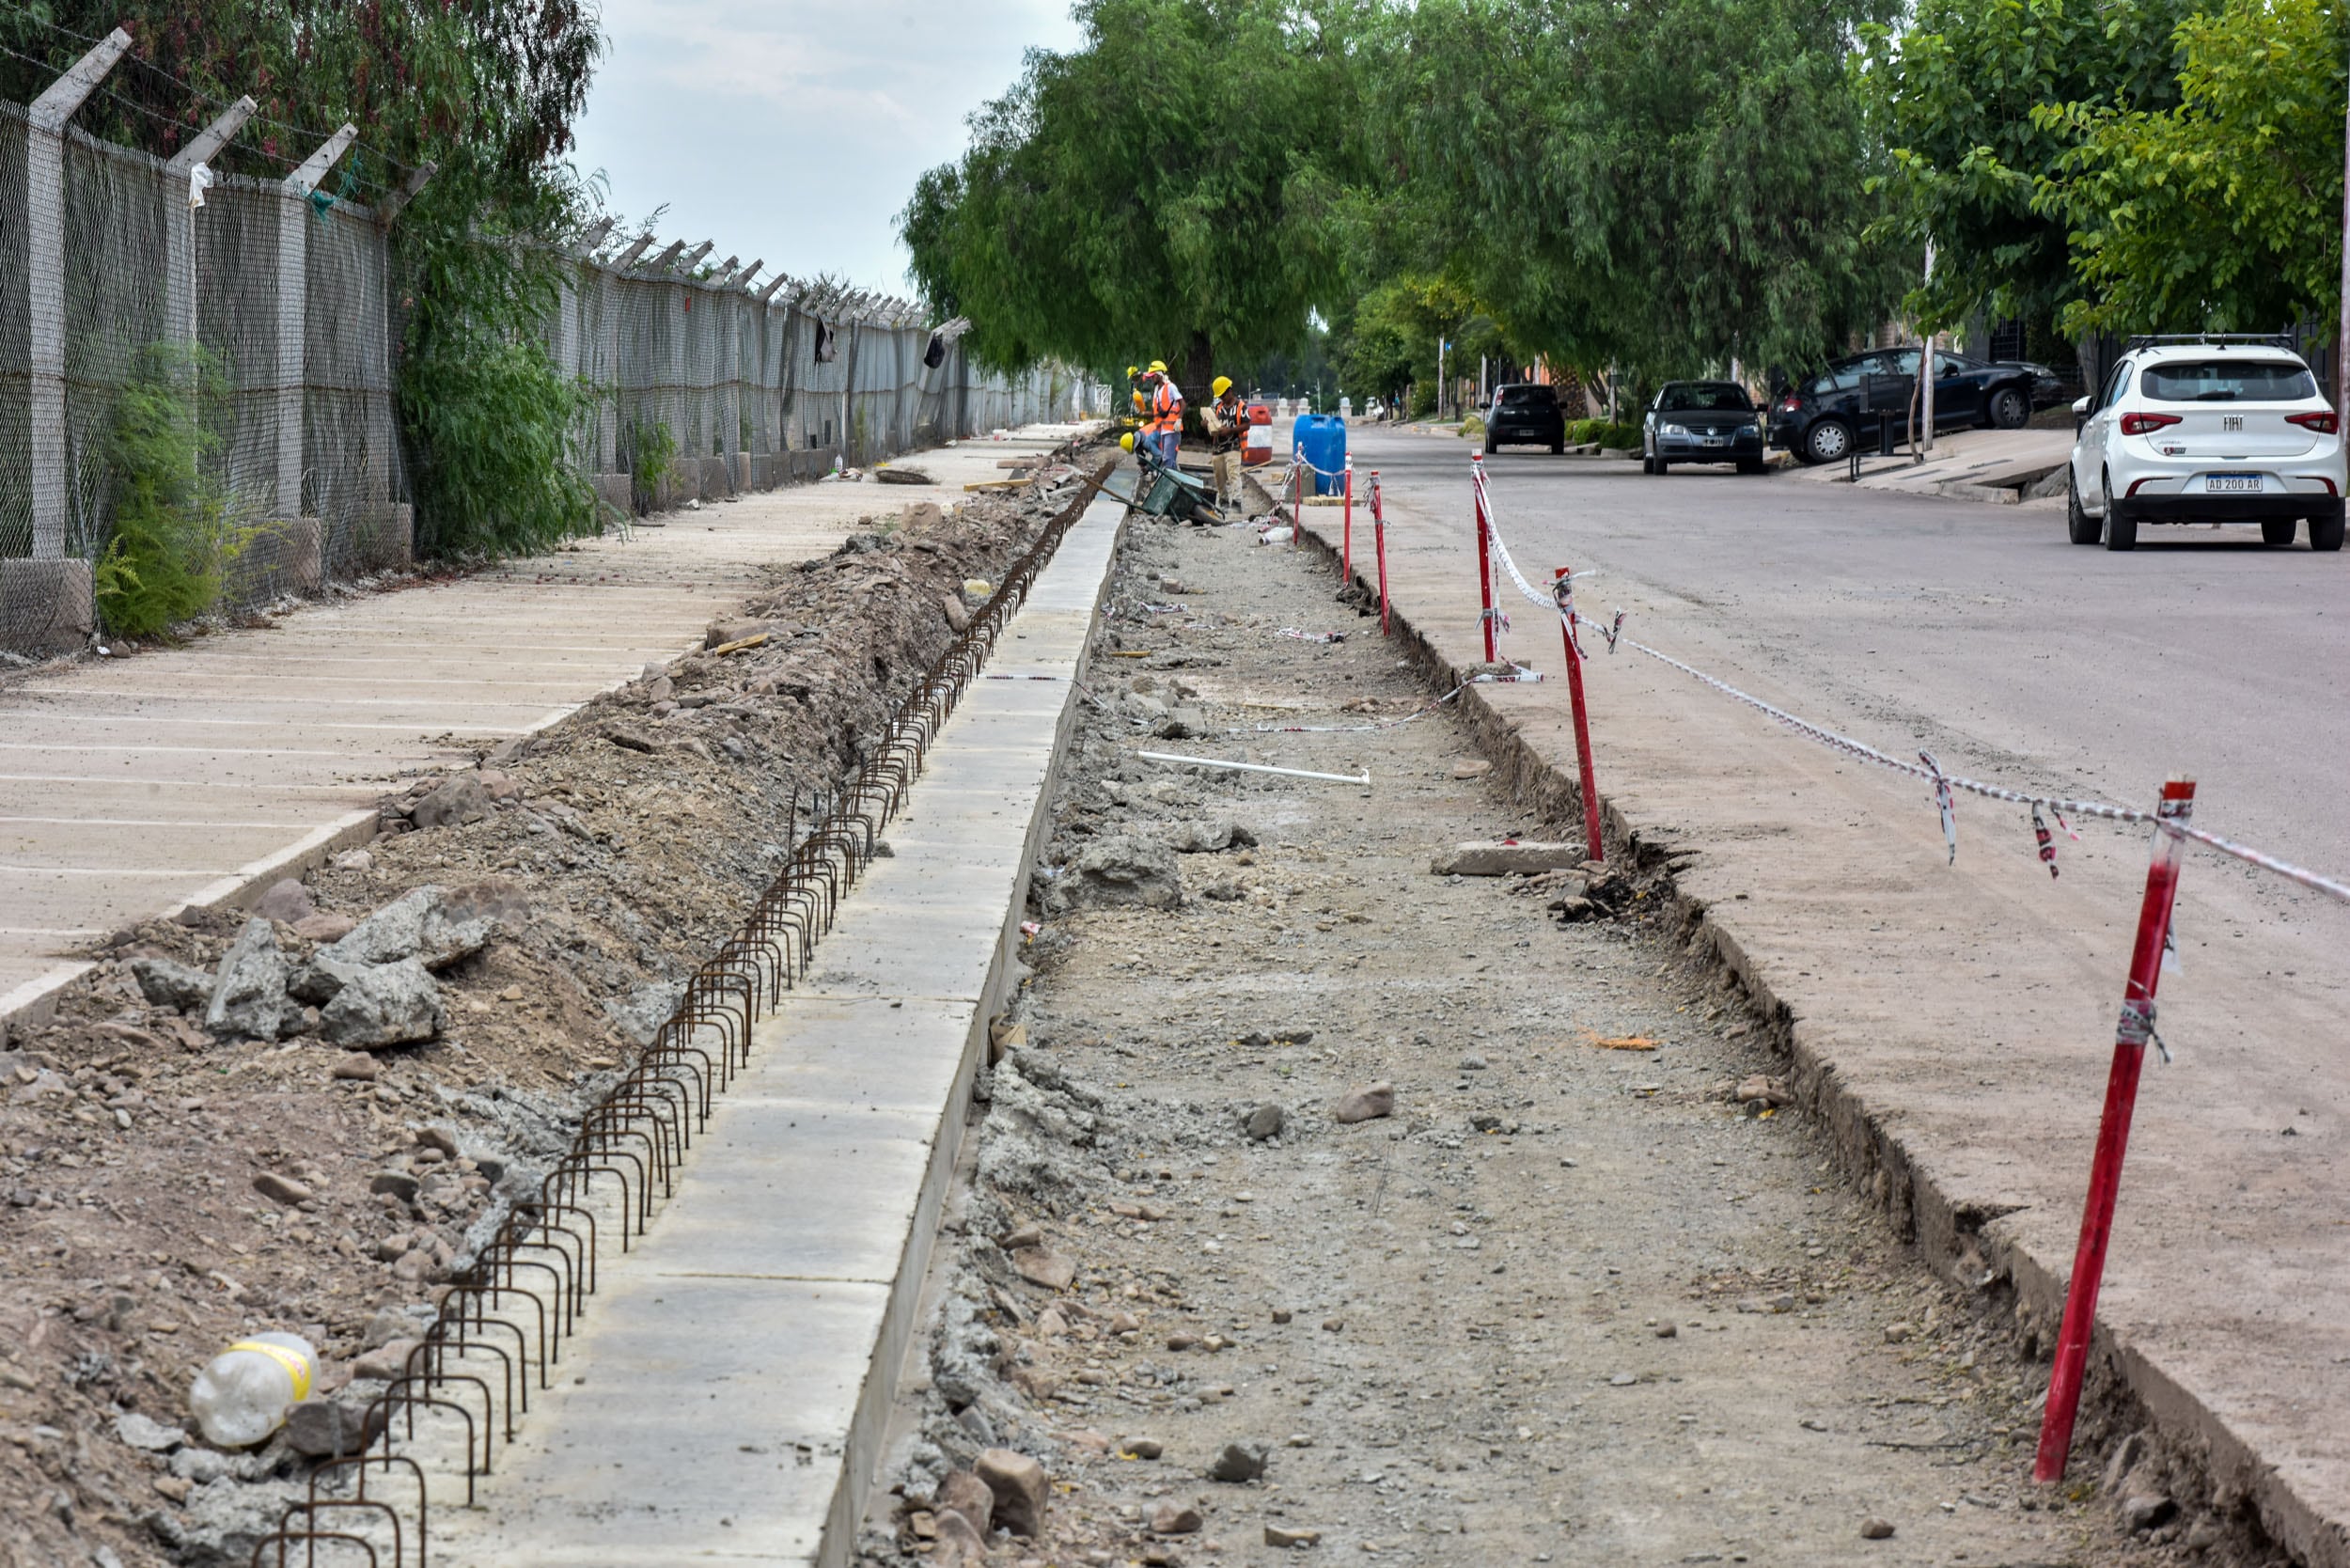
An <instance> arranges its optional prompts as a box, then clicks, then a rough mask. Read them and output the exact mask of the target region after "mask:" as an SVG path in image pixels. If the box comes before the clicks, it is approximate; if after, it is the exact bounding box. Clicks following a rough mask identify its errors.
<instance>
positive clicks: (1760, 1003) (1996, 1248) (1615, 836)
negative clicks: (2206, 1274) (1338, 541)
mask: <svg viewBox="0 0 2350 1568" xmlns="http://www.w3.org/2000/svg"><path fill="white" fill-rule="evenodd" d="M1303 533H1304V536H1305V538H1306V539H1307V540H1308V541H1311V542H1312V545H1313V547H1314V548H1315V550H1317V551H1318V552H1319V553H1320V554H1321V556H1322V557H1323V558H1324V560H1325V561H1326V562H1328V564H1329V565H1330V568H1331V571H1332V574H1333V575H1334V576H1335V575H1337V572H1338V567H1339V552H1338V549H1337V547H1336V545H1335V544H1334V543H1333V542H1332V541H1330V540H1329V539H1327V538H1325V537H1324V535H1323V534H1322V533H1321V531H1320V530H1319V529H1318V528H1317V527H1315V526H1314V525H1313V520H1311V519H1308V525H1307V526H1306V527H1305V528H1304V530H1303ZM1347 586H1348V587H1351V588H1360V589H1361V590H1363V591H1365V592H1367V593H1369V594H1370V595H1371V603H1372V604H1373V605H1374V607H1375V605H1376V604H1377V595H1378V587H1377V584H1376V582H1375V581H1369V580H1366V579H1365V578H1364V577H1363V576H1362V574H1361V573H1360V572H1357V573H1356V574H1355V577H1354V578H1353V579H1352V581H1351V582H1350V583H1349V584H1348V585H1347ZM1390 619H1391V622H1392V624H1393V626H1394V629H1395V637H1396V640H1397V641H1398V642H1399V643H1400V644H1401V651H1402V653H1403V654H1404V655H1405V656H1406V657H1408V658H1409V659H1410V660H1411V662H1412V663H1413V665H1414V666H1416V667H1418V669H1419V670H1420V672H1421V673H1422V675H1423V676H1424V677H1425V678H1426V679H1427V680H1428V681H1429V682H1430V684H1431V686H1432V688H1433V689H1434V690H1436V691H1440V692H1441V691H1449V690H1451V689H1452V688H1453V687H1455V686H1456V685H1459V684H1460V683H1461V682H1463V681H1465V679H1466V678H1467V676H1468V675H1469V674H1470V673H1471V670H1472V669H1473V668H1474V667H1475V666H1456V665H1454V664H1453V663H1452V662H1451V661H1450V660H1449V659H1448V658H1447V657H1446V656H1445V655H1444V654H1443V653H1442V652H1441V651H1439V650H1438V649H1437V648H1436V646H1435V643H1434V640H1433V639H1432V637H1431V636H1430V635H1428V634H1427V633H1425V632H1423V631H1422V630H1420V629H1419V627H1418V626H1417V625H1416V624H1414V622H1413V621H1412V619H1410V617H1409V616H1407V615H1406V614H1405V613H1404V612H1403V610H1402V608H1401V607H1400V606H1397V605H1395V604H1393V602H1392V599H1390ZM1460 705H1461V711H1462V713H1463V715H1464V717H1465V720H1466V721H1467V724H1468V727H1469V730H1470V734H1471V737H1472V739H1473V741H1474V742H1475V744H1476V745H1477V747H1478V748H1479V749H1480V750H1481V751H1482V752H1483V753H1485V755H1486V756H1487V757H1488V758H1490V759H1491V760H1492V761H1493V764H1494V772H1493V775H1492V778H1493V780H1494V781H1495V782H1496V784H1498V785H1499V786H1500V787H1502V788H1503V789H1505V790H1507V791H1508V792H1510V794H1511V795H1512V797H1513V798H1514V799H1516V800H1518V801H1520V802H1522V803H1524V804H1526V805H1528V806H1530V807H1532V808H1535V809H1537V810H1540V811H1543V812H1544V813H1546V814H1549V815H1553V816H1556V817H1559V818H1561V819H1564V820H1570V821H1572V820H1579V819H1580V817H1581V815H1582V811H1583V801H1582V792H1581V790H1580V789H1579V788H1578V786H1577V784H1576V777H1575V775H1576V769H1575V760H1574V758H1573V757H1571V756H1570V757H1568V758H1566V759H1564V760H1559V761H1554V760H1550V759H1548V758H1546V757H1544V756H1543V754H1542V753H1541V752H1540V751H1539V750H1538V749H1537V748H1536V747H1535V745H1533V743H1531V742H1529V741H1528V739H1527V738H1526V737H1525V735H1524V734H1523V733H1522V732H1521V730H1520V728H1519V726H1518V725H1517V724H1516V723H1515V722H1513V721H1512V720H1511V719H1509V718H1507V717H1505V716H1504V715H1503V714H1501V713H1498V712H1497V711H1496V709H1495V708H1494V707H1493V705H1492V704H1491V703H1489V702H1488V701H1487V700H1486V699H1485V695H1484V692H1483V691H1482V690H1481V688H1479V687H1477V686H1474V685H1469V686H1465V687H1464V688H1463V689H1462V691H1461V697H1460ZM1600 817H1601V822H1602V825H1603V828H1604V831H1605V835H1606V839H1607V840H1608V842H1609V843H1610V844H1612V845H1621V846H1622V851H1623V853H1624V854H1625V855H1626V856H1627V858H1629V859H1630V860H1631V861H1632V863H1633V864H1634V865H1635V866H1638V867H1642V868H1648V867H1656V866H1662V867H1663V869H1664V870H1665V872H1666V877H1667V881H1668V883H1669V886H1670V887H1671V889H1672V899H1673V905H1674V909H1675V912H1676V914H1677V915H1678V916H1679V918H1680V928H1681V932H1682V933H1683V934H1682V942H1683V945H1684V950H1685V951H1686V952H1687V953H1688V954H1689V955H1690V956H1691V957H1692V958H1696V959H1699V960H1701V961H1703V960H1709V959H1710V960H1712V961H1715V962H1718V963H1719V964H1720V965H1721V966H1722V967H1723V968H1724V969H1726V970H1727V971H1728V972H1729V973H1730V974H1731V976H1732V977H1733V978H1734V979H1735V980H1737V981H1738V983H1739V984H1740V986H1741V987H1743V988H1744V989H1745V991H1746V993H1747V996H1748V997H1749V999H1750V1000H1751V1002H1752V1004H1753V1007H1754V1010H1755V1011H1756V1014H1757V1016H1758V1018H1759V1019H1760V1021H1761V1022H1762V1024H1763V1039H1764V1040H1765V1041H1766V1042H1767V1043H1768V1044H1769V1046H1770V1048H1771V1049H1772V1050H1773V1051H1775V1052H1776V1053H1777V1054H1778V1055H1779V1056H1781V1057H1784V1058H1786V1059H1787V1061H1788V1063H1789V1066H1790V1072H1789V1074H1788V1077H1789V1087H1790V1088H1791V1089H1792V1090H1794V1094H1795V1097H1796V1100H1797V1101H1798V1103H1799V1104H1801V1105H1804V1106H1805V1107H1806V1108H1807V1109H1809V1110H1810V1111H1811V1112H1812V1113H1813V1114H1814V1115H1816V1116H1817V1117H1818V1118H1819V1120H1820V1122H1821V1124H1822V1126H1823V1127H1824V1128H1825V1130H1826V1132H1827V1135H1828V1137H1829V1140H1830V1142H1831V1145H1832V1146H1833V1151H1834V1156H1835V1158H1836V1160H1837V1161H1838V1164H1839V1166H1840V1168H1841V1172H1842V1174H1843V1175H1844V1177H1845V1179H1846V1180H1848V1181H1849V1182H1850V1183H1851V1184H1853V1186H1854V1187H1855V1188H1856V1190H1857V1191H1858V1192H1859V1193H1861V1194H1863V1195H1865V1196H1866V1197H1867V1198H1869V1199H1870V1200H1872V1201H1873V1202H1874V1203H1875V1204H1876V1205H1877V1206H1878V1207H1880V1208H1881V1209H1883V1210H1884V1211H1885V1212H1886V1214H1887V1215H1888V1218H1889V1219H1890V1220H1891V1221H1892V1223H1893V1226H1894V1230H1895V1231H1896V1233H1897V1234H1898V1235H1899V1236H1900V1237H1901V1238H1902V1239H1903V1240H1904V1241H1906V1242H1908V1243H1910V1244H1912V1245H1913V1246H1915V1247H1917V1249H1918V1252H1919V1256H1920V1258H1921V1259H1922V1260H1923V1261H1924V1262H1926V1263H1927V1265H1928V1266H1929V1267H1931V1268H1933V1269H1934V1270H1935V1272H1936V1273H1937V1274H1939V1275H1941V1276H1942V1277H1943V1278H1946V1279H1948V1280H1950V1281H1951V1282H1952V1283H1953V1284H1956V1285H1958V1286H1960V1287H1961V1288H1963V1289H1965V1290H1966V1291H1967V1292H1969V1293H1970V1294H1973V1293H1978V1292H1981V1291H1982V1290H1983V1289H1985V1288H1987V1287H1989V1286H1992V1285H1996V1284H1997V1283H1998V1282H1999V1281H2000V1280H2002V1279H2004V1281H2005V1282H2006V1283H2007V1285H2008V1286H2009V1288H2010V1289H2011V1291H2012V1292H2013V1298H2014V1300H2013V1319H2014V1331H2015V1332H2017V1333H2018V1334H2019V1335H2021V1336H2023V1337H2024V1338H2026V1339H2027V1340H2028V1341H2029V1349H2030V1351H2031V1353H2032V1356H2031V1358H2032V1359H2033V1361H2034V1362H2035V1363H2041V1362H2043V1361H2045V1351H2046V1350H2047V1349H2048V1348H2050V1347H2053V1346H2054V1344H2055V1342H2056V1337H2057V1325H2058V1324H2059V1323H2060V1321H2061V1320H2062V1317H2063V1312H2064V1300H2065V1290H2066V1283H2067V1280H2068V1279H2069V1278H2070V1269H2069V1267H2068V1266H2064V1265H2068V1264H2069V1262H2070V1260H2069V1259H2061V1260H2058V1262H2057V1264H2056V1265H2054V1266H2052V1265H2051V1263H2050V1262H2048V1261H2046V1260H2044V1259H2042V1258H2040V1257H2038V1256H2036V1255H2035V1254H2034V1253H2033V1252H2032V1251H2031V1250H2030V1249H2029V1247H2026V1246H2025V1245H2023V1244H2022V1243H2021V1242H2020V1241H2019V1240H2017V1239H2016V1238H2015V1237H2014V1236H2013V1234H2012V1233H2011V1232H2010V1231H2008V1229H2007V1228H2006V1227H2004V1226H2002V1225H2001V1224H2000V1223H1999V1221H2000V1214H1999V1213H1990V1212H1985V1211H1984V1210H1982V1208H1980V1207H1976V1206H1973V1205H1968V1204H1965V1203H1962V1202H1958V1201H1955V1200H1953V1199H1952V1198H1951V1195H1950V1194H1949V1193H1948V1192H1947V1191H1946V1190H1945V1189H1944V1188H1943V1186H1942V1185H1941V1184H1940V1183H1939V1182H1938V1181H1937V1179H1936V1177H1935V1171H1934V1169H1933V1168H1932V1165H1931V1162H1930V1161H1928V1160H1926V1159H1923V1158H1921V1157H1919V1154H1918V1153H1917V1152H1915V1151H1913V1150H1911V1149H1910V1148H1909V1147H1908V1146H1907V1145H1906V1144H1905V1143H1904V1140H1903V1138H1902V1137H1901V1135H1900V1134H1899V1132H1898V1131H1897V1130H1896V1129H1895V1126H1894V1123H1895V1122H1897V1121H1898V1120H1899V1119H1900V1116H1901V1112H1900V1110H1899V1109H1898V1108H1897V1107H1888V1106H1882V1105H1871V1104H1869V1103H1868V1102H1866V1101H1865V1100H1863V1098H1862V1097H1861V1095H1860V1093H1859V1092H1858V1091H1856V1090H1853V1089H1851V1088H1850V1087H1848V1086H1847V1085H1846V1084H1845V1083H1844V1081H1843V1079H1842V1076H1841V1074H1840V1072H1839V1069H1838V1067H1837V1063H1836V1061H1835V1059H1834V1051H1835V1045H1836V1043H1835V1042H1834V1041H1832V1040H1822V1039H1819V1038H1818V1037H1817V1031H1816V1030H1814V1029H1811V1028H1810V1027H1807V1026H1806V1024H1805V1021H1804V1019H1803V1016H1802V1014H1801V1012H1800V1011H1799V1010H1798V1009H1797V1008H1796V1007H1795V1006H1794V1004H1793V1003H1792V1002H1791V1000H1790V999H1789V998H1788V997H1787V996H1785V995H1784V994H1782V992H1781V991H1780V989H1779V988H1778V987H1777V986H1775V985H1774V984H1773V983H1772V981H1771V980H1770V979H1769V977H1768V976H1766V975H1765V974H1764V973H1763V968H1762V966H1761V965H1760V964H1757V963H1756V962H1755V961H1754V960H1753V959H1752V958H1751V957H1750V956H1749V954H1748V952H1747V947H1746V945H1745V944H1744V943H1743V942H1742V941H1741V940H1740V938H1739V936H1738V933H1737V932H1736V931H1735V930H1734V929H1733V928H1732V927H1731V925H1730V924H1729V923H1728V922H1726V921H1725V920H1724V919H1722V918H1721V917H1719V916H1718V915H1717V914H1716V912H1715V910H1714V909H1713V907H1711V906H1709V905H1708V904H1706V903H1705V902H1702V901H1700V900H1699V899H1698V898H1696V897H1694V896H1693V895H1691V894H1689V893H1687V892H1685V891H1684V889H1683V888H1682V886H1680V879H1679V877H1678V875H1677V874H1676V872H1677V868H1676V867H1674V866H1673V864H1672V861H1673V859H1674V858H1675V857H1676V856H1677V855H1680V854H1683V853H1686V852H1685V850H1681V849H1676V848H1674V847H1671V846H1670V845H1669V843H1667V842H1665V841H1661V840H1659V839H1655V838H1653V837H1651V838H1647V839H1644V838H1643V836H1642V832H1641V828H1640V826H1639V824H1637V823H1634V822H1632V821H1631V820H1630V819H1629V818H1627V817H1626V816H1625V815H1624V814H1623V813H1622V811H1620V810H1618V809H1617V808H1616V807H1615V806H1614V805H1613V804H1612V803H1610V802H1609V801H1608V800H1607V799H1606V795H1605V793H1603V794H1602V796H1601V800H1600ZM2002 1212H2004V1211H2002ZM2116 1405H2120V1406H2122V1408H2120V1409H2118V1410H2116V1409H2113V1408H2112V1407H2114V1406H2116ZM2100 1406H2105V1407H2107V1411H2108V1412H2109V1413H2111V1414H2113V1415H2115V1416H2117V1417H2120V1418H2123V1426H2124V1428H2125V1429H2128V1428H2134V1427H2137V1426H2140V1425H2151V1426H2152V1428H2153V1431H2154V1435H2155V1436H2156V1437H2157V1438H2158V1439H2159V1440H2160V1441H2161V1444H2162V1446H2163V1447H2165V1448H2167V1449H2169V1450H2171V1451H2172V1452H2173V1453H2174V1454H2175V1455H2177V1456H2179V1457H2180V1458H2182V1459H2183V1460H2185V1462H2186V1464H2188V1465H2189V1466H2191V1467H2192V1468H2193V1469H2195V1470H2196V1471H2199V1472H2200V1473H2201V1480H2202V1482H2203V1483H2204V1485H2203V1492H2204V1497H2206V1498H2207V1499H2208V1500H2209V1502H2210V1504H2211V1506H2212V1507H2214V1508H2215V1509H2217V1510H2219V1511H2220V1512H2223V1513H2226V1512H2231V1511H2233V1509H2235V1508H2240V1507H2244V1506H2246V1505H2249V1507H2250V1508H2251V1510H2252V1511H2253V1512H2254V1513H2255V1514H2256V1516H2257V1518H2258V1520H2259V1523H2260V1528H2261V1529H2262V1530H2263V1531H2264V1532H2265V1533H2266V1535H2267V1536H2268V1538H2269V1539H2270V1540H2271V1541H2272V1542H2274V1543H2275V1544H2278V1545H2280V1546H2282V1547H2284V1548H2285V1550H2287V1551H2288V1552H2290V1553H2291V1554H2292V1555H2293V1556H2294V1558H2295V1560H2297V1561H2299V1562H2302V1563H2306V1564H2309V1565H2310V1568H2350V1526H2345V1525H2344V1524H2343V1523H2342V1522H2340V1521H2336V1520H2332V1519H2328V1518H2326V1516H2324V1514H2322V1513H2320V1512H2319V1511H2318V1510H2317V1509H2315V1508H2313V1507H2312V1506H2311V1504H2310V1503H2309V1501H2308V1500H2307V1499H2306V1498H2304V1497H2302V1496H2301V1495H2300V1494H2299V1492H2298V1491H2297V1490H2296V1489H2295V1486H2294V1484H2293V1482H2291V1481H2290V1480H2289V1479H2287V1478H2286V1477H2285V1476H2283V1475H2282V1474H2280V1473H2279V1466H2278V1464H2277V1463H2276V1462H2274V1461H2272V1460H2268V1459H2264V1458H2263V1457H2262V1456H2261V1455H2260V1454H2259V1453H2258V1452H2256V1451H2255V1450H2253V1449H2252V1448H2251V1446H2250V1445H2248V1443H2246V1442H2245V1441H2244V1440H2243V1439H2242V1438H2241V1437H2239V1436H2238V1435H2236V1434H2235V1432H2234V1431H2233V1429H2231V1428H2230V1426H2229V1424H2228V1423H2227V1421H2226V1420H2225V1419H2223V1418H2221V1417H2219V1416H2218V1415H2217V1414H2215V1413H2214V1412H2213V1411H2212V1410H2211V1409H2210V1408H2209V1407H2208V1406H2207V1405H2205V1404H2204V1403H2202V1401H2201V1400H2200V1399H2198V1398H2197V1397H2196V1396H2195V1395H2194V1394H2192V1393H2190V1392H2189V1391H2188V1390H2187V1389H2186V1388H2183V1387H2182V1386H2181V1385H2180V1384H2179V1383H2178V1381H2177V1380H2176V1379H2175V1378H2173V1377H2171V1376H2170V1374H2169V1373H2168V1372H2165V1371H2163V1369H2162V1368H2161V1367H2160V1366H2159V1365H2157V1364H2156V1361H2155V1359H2154V1356H2153V1354H2152V1353H2151V1352H2150V1351H2149V1350H2147V1349H2146V1348H2145V1347H2143V1346H2141V1345H2140V1344H2139V1343H2138V1342H2137V1341H2135V1340H2133V1339H2132V1338H2129V1337H2127V1336H2123V1337H2121V1338H2119V1339H2117V1336H2116V1335H2115V1333H2114V1331H2113V1330H2112V1328H2111V1327H2110V1325H2107V1322H2106V1321H2105V1320H2104V1318H2103V1317H2102V1316H2101V1317H2100V1318H2099V1320H2098V1321H2097V1323H2096V1325H2095V1329H2094V1336H2093V1338H2092V1341H2091V1346H2090V1357H2089V1366H2088V1378H2087V1381H2086V1392H2085V1394H2084V1397H2083V1400H2082V1408H2083V1411H2084V1414H2085V1416H2086V1415H2087V1414H2088V1413H2090V1412H2093V1411H2096V1410H2097V1409H2098V1407H2100ZM2131 1407H2135V1408H2134V1409H2133V1408H2131ZM2082 1431H2083V1434H2084V1436H2083V1438H2082V1439H2080V1440H2079V1442H2078V1444H2077V1445H2076V1447H2077V1448H2078V1449H2079V1450H2082V1451H2083V1452H2085V1451H2086V1449H2087V1446H2088V1436H2087V1435H2088V1434H2089V1433H2092V1432H2093V1431H2094V1423H2093V1422H2092V1421H2090V1420H2088V1419H2084V1421H2083V1423H2082ZM2086 1468H2087V1465H2086V1461H2085V1459H2084V1458H2081V1457H2078V1456H2077V1455H2076V1469H2075V1474H2076V1476H2079V1475H2080V1474H2081V1473H2082V1472H2083V1470H2085V1469H2086Z"/></svg>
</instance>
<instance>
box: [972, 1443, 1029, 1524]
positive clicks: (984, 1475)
mask: <svg viewBox="0 0 2350 1568" xmlns="http://www.w3.org/2000/svg"><path fill="white" fill-rule="evenodd" d="M971 1471H972V1473H973V1474H974V1475H976V1476H978V1477H979V1479H980V1480H981V1481H983V1482H987V1489H988V1490H989V1491H991V1492H993V1493H995V1522H996V1523H997V1524H999V1525H1001V1526H1003V1527H1004V1529H1008V1530H1010V1531H1011V1532H1012V1533H1013V1534H1014V1535H1026V1536H1029V1537H1031V1538H1033V1537H1035V1536H1037V1535H1039V1534H1041V1533H1042V1529H1043V1525H1044V1499H1045V1495H1046V1490H1047V1487H1046V1482H1045V1479H1044V1466H1042V1465H1040V1464H1038V1463H1037V1462H1036V1461H1035V1460H1033V1459H1030V1458H1029V1457H1028V1456H1027V1455H1026V1454H1025V1453H1018V1452H1015V1451H1014V1450H1011V1449H989V1450H987V1451H986V1452H985V1453H982V1454H980V1455H979V1458H978V1460H977V1461H975V1462H974V1463H973V1465H972V1466H971Z"/></svg>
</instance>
